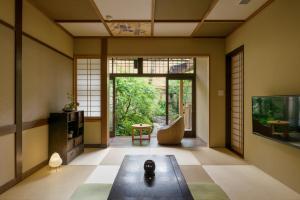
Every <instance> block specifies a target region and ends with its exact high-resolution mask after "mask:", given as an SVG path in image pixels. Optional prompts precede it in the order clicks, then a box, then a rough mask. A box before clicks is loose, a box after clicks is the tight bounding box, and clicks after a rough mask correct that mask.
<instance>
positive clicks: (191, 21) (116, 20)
mask: <svg viewBox="0 0 300 200" xmlns="http://www.w3.org/2000/svg"><path fill="white" fill-rule="evenodd" d="M201 21H202V20H199V19H188V20H186V19H184V20H160V19H156V20H154V23H155V22H156V23H173V22H174V23H195V22H196V23H197V22H198V23H199V22H201ZM245 21H246V20H235V19H224V20H223V19H220V20H205V22H245ZM55 22H56V23H102V21H101V20H80V19H75V20H74V19H72V20H67V19H63V20H60V19H59V20H55ZM105 22H106V23H107V22H117V23H126V22H149V23H151V22H152V21H151V20H143V19H142V20H136V19H131V20H123V19H122V20H121V19H115V20H105Z"/></svg>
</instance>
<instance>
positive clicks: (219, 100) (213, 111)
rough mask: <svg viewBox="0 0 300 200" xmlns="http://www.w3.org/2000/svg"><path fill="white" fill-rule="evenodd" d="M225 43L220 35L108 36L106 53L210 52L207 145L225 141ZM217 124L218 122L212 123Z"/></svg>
mask: <svg viewBox="0 0 300 200" xmlns="http://www.w3.org/2000/svg"><path fill="white" fill-rule="evenodd" d="M224 51H225V43H224V40H223V39H184V38H152V39H150V38H147V39H143V38H141V39H134V38H116V39H109V40H108V55H109V56H113V55H124V56H126V55H142V56H160V55H165V56H170V55H174V56H182V55H192V56H197V55H209V56H210V83H211V84H210V105H211V106H210V115H209V116H210V120H209V121H210V125H209V130H210V136H211V137H210V146H211V147H216V146H224V145H225V97H224V96H218V90H225V56H224ZM216 124H218V126H216Z"/></svg>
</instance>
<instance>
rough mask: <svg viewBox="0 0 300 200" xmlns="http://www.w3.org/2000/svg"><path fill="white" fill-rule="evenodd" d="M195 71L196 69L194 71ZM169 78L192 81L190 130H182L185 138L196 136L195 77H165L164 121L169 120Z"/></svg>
mask: <svg viewBox="0 0 300 200" xmlns="http://www.w3.org/2000/svg"><path fill="white" fill-rule="evenodd" d="M195 73H196V71H195ZM169 80H190V81H192V131H184V137H185V138H196V78H195V77H166V100H167V101H166V120H167V121H166V123H167V124H168V122H169V98H168V97H169Z"/></svg>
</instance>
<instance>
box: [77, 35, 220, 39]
mask: <svg viewBox="0 0 300 200" xmlns="http://www.w3.org/2000/svg"><path fill="white" fill-rule="evenodd" d="M74 38H75V39H103V38H107V39H111V38H113V39H118V38H126V39H128V38H131V39H137V38H138V39H154V38H156V39H193V38H195V39H197V38H199V39H225V36H137V37H135V36H75V37H74Z"/></svg>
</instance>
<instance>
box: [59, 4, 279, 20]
mask: <svg viewBox="0 0 300 200" xmlns="http://www.w3.org/2000/svg"><path fill="white" fill-rule="evenodd" d="M273 1H274V0H273ZM152 12H154V11H153V10H152ZM154 17H155V16H154ZM151 18H152V17H151ZM201 21H202V19H154V20H153V22H154V23H173V22H174V23H183V22H186V23H195V22H196V23H197V22H198V23H199V22H201ZM54 22H56V23H102V21H101V20H82V19H75V20H74V19H71V20H69V19H62V20H61V19H60V20H54ZM105 22H106V23H109V22H112V23H114V22H116V23H126V22H148V23H151V22H152V19H151V20H144V19H141V20H138V19H133V20H132V19H128V20H121V19H117V20H105ZM205 22H245V20H236V19H219V20H210V19H207V20H205Z"/></svg>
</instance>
